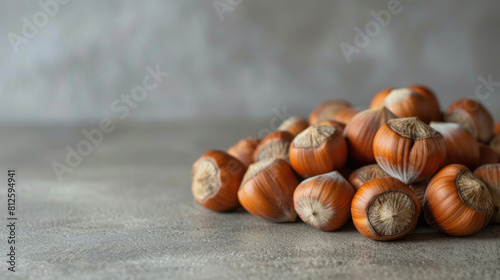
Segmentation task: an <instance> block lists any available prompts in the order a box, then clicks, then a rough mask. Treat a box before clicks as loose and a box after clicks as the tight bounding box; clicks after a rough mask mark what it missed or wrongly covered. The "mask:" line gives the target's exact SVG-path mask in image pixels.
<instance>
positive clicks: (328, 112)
mask: <svg viewBox="0 0 500 280" xmlns="http://www.w3.org/2000/svg"><path fill="white" fill-rule="evenodd" d="M349 107H352V105H351V103H349V102H347V101H344V100H328V101H324V102H322V103H320V104H319V105H318V106H317V107H316V108H315V109H314V110H313V111H312V112H311V115H310V116H309V124H313V123H315V122H317V121H322V120H332V119H333V117H334V116H335V115H336V114H337V113H338V112H340V111H341V110H342V109H345V108H349Z"/></svg>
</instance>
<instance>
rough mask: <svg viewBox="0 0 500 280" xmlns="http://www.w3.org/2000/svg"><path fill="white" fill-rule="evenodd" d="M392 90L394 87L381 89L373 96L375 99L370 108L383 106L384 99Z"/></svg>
mask: <svg viewBox="0 0 500 280" xmlns="http://www.w3.org/2000/svg"><path fill="white" fill-rule="evenodd" d="M392 90H393V89H392V88H386V89H383V90H381V91H379V92H378V93H377V94H376V95H375V97H373V100H372V102H371V103H370V109H371V108H375V107H379V106H381V105H382V103H384V100H385V98H386V97H387V95H389V93H391V91H392Z"/></svg>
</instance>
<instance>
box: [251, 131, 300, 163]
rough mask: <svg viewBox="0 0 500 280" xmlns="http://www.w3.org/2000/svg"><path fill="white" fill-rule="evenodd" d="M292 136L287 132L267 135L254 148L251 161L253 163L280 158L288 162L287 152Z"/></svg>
mask: <svg viewBox="0 0 500 280" xmlns="http://www.w3.org/2000/svg"><path fill="white" fill-rule="evenodd" d="M293 138H294V136H293V135H292V134H291V133H290V132H288V131H275V132H271V133H269V134H268V135H267V136H266V137H264V139H262V141H260V144H259V145H258V146H257V148H255V152H254V154H253V159H254V161H255V162H257V161H261V160H264V159H269V158H281V159H283V160H286V161H289V159H288V150H289V148H290V143H291V142H292V140H293Z"/></svg>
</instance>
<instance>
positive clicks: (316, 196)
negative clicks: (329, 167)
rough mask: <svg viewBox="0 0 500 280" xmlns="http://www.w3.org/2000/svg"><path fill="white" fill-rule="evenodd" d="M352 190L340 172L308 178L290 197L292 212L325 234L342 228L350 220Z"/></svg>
mask: <svg viewBox="0 0 500 280" xmlns="http://www.w3.org/2000/svg"><path fill="white" fill-rule="evenodd" d="M353 196H354V189H353V188H352V186H351V184H349V182H347V180H346V179H344V177H342V175H340V173H339V172H337V171H333V172H330V173H327V174H322V175H318V176H315V177H311V178H309V179H307V180H305V181H303V182H302V183H300V184H299V186H298V187H297V189H295V193H294V195H293V201H294V206H295V211H296V212H297V214H298V215H299V217H300V219H301V220H302V221H304V222H305V223H307V224H309V225H312V226H314V227H317V228H318V229H322V230H325V231H333V230H336V229H338V228H340V227H341V226H343V225H344V224H345V223H346V222H347V221H348V220H349V218H350V217H351V201H352V197H353Z"/></svg>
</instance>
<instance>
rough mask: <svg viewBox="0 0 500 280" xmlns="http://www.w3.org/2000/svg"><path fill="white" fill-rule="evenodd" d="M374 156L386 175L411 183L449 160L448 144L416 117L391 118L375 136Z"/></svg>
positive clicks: (425, 176)
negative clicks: (447, 154)
mask: <svg viewBox="0 0 500 280" xmlns="http://www.w3.org/2000/svg"><path fill="white" fill-rule="evenodd" d="M373 153H374V155H375V160H376V161H377V163H378V164H379V165H380V167H381V168H382V169H383V170H384V171H385V172H387V173H388V174H389V175H391V176H392V177H395V178H397V179H399V180H401V181H402V182H403V183H405V184H411V183H414V182H418V181H421V180H423V179H425V178H427V177H429V176H431V175H432V174H434V173H435V172H436V171H438V170H439V168H440V167H441V166H442V165H443V163H444V161H445V160H446V142H445V141H444V138H443V136H442V135H441V134H440V133H439V132H437V131H436V130H435V129H433V128H431V127H430V126H428V125H426V124H425V123H423V122H421V121H420V120H419V119H418V118H416V117H413V118H400V119H392V120H389V121H388V122H387V123H386V124H384V125H383V126H382V127H381V128H380V129H379V130H378V132H377V134H376V135H375V139H374V141H373Z"/></svg>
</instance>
